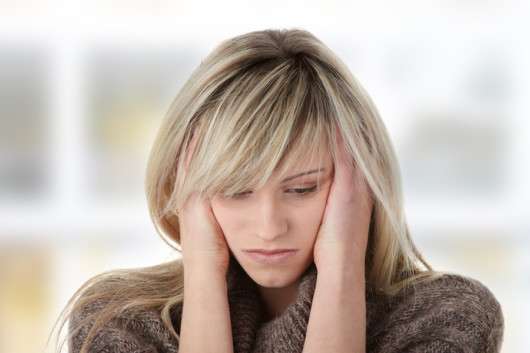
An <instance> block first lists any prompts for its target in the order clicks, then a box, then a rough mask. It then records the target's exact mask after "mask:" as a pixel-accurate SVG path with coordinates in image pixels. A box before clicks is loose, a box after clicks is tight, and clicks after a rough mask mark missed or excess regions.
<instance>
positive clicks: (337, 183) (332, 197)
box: [314, 141, 373, 271]
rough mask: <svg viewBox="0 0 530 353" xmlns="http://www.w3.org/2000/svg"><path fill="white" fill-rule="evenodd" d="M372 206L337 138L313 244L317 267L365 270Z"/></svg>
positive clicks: (367, 192)
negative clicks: (326, 194) (327, 185)
mask: <svg viewBox="0 0 530 353" xmlns="http://www.w3.org/2000/svg"><path fill="white" fill-rule="evenodd" d="M372 206H373V200H372V196H371V192H370V189H369V187H368V185H366V183H365V182H364V178H363V176H362V175H361V173H360V172H359V171H358V169H356V168H355V167H354V166H353V163H352V162H351V160H350V158H349V156H348V154H347V153H346V151H345V147H344V145H343V143H342V141H340V142H339V151H338V155H337V161H336V165H335V175H334V177H333V181H332V184H331V187H330V191H329V195H328V199H327V203H326V208H325V210H324V215H323V217H322V224H321V226H320V229H319V232H318V234H317V239H316V241H315V247H314V260H315V264H316V266H317V268H318V269H319V271H321V270H323V269H330V268H331V269H332V270H333V269H336V268H337V266H341V267H342V268H362V269H363V271H364V260H365V255H366V247H367V243H368V233H369V228H370V218H371V213H372Z"/></svg>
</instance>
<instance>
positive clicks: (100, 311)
mask: <svg viewBox="0 0 530 353" xmlns="http://www.w3.org/2000/svg"><path fill="white" fill-rule="evenodd" d="M132 282H133V283H131V281H129V280H127V279H125V278H122V277H119V276H108V277H104V278H100V279H98V280H96V281H92V283H91V284H90V285H89V286H88V287H86V288H84V289H83V290H82V291H81V292H80V294H79V295H78V297H77V298H76V300H75V302H74V304H73V308H72V310H71V315H70V319H69V325H68V326H69V351H70V352H75V353H78V352H81V351H82V349H83V346H86V352H90V353H91V352H138V353H140V352H142V353H143V352H177V351H178V345H177V342H176V340H175V338H174V337H173V335H172V334H171V332H170V330H169V329H168V328H167V327H166V325H165V324H164V322H163V320H162V318H161V316H160V312H159V310H158V309H157V308H155V307H149V306H142V305H138V304H137V303H136V302H135V301H134V300H133V299H132V298H131V297H130V295H129V294H127V289H128V288H130V287H131V286H132V285H134V284H135V283H134V281H132Z"/></svg>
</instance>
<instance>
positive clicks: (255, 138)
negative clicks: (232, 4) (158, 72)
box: [66, 30, 431, 346]
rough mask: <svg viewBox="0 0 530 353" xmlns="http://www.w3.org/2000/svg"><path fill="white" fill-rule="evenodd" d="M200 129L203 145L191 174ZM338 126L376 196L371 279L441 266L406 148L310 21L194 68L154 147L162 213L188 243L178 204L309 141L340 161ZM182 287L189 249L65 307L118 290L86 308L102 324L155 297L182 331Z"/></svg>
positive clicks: (150, 185)
mask: <svg viewBox="0 0 530 353" xmlns="http://www.w3.org/2000/svg"><path fill="white" fill-rule="evenodd" d="M194 134H196V137H195V138H196V139H197V144H196V148H195V149H194V152H193V155H192V156H191V159H190V163H189V166H188V168H187V172H186V175H185V177H183V176H182V175H180V174H181V171H182V168H181V167H182V163H183V162H184V160H185V155H186V152H187V150H188V149H187V147H188V145H189V143H190V140H191V138H192V136H193V135H194ZM338 134H341V135H342V137H343V141H344V144H345V147H346V149H347V151H349V153H350V154H351V158H352V161H353V163H355V165H356V167H357V168H358V169H359V170H360V172H361V174H362V176H363V177H364V179H365V182H366V184H367V185H368V187H369V188H370V189H371V192H372V195H373V199H374V207H373V211H372V219H371V225H370V234H369V241H368V249H367V253H366V280H367V283H368V284H369V286H370V287H371V288H372V289H373V290H374V291H377V292H381V293H386V294H393V293H396V292H399V291H400V290H401V289H403V288H404V287H405V286H406V285H408V284H409V283H411V282H413V281H415V280H419V279H422V278H426V277H428V274H429V273H430V270H431V269H430V267H429V266H428V264H427V263H426V262H425V261H424V260H423V259H422V257H421V255H420V254H419V252H418V251H417V250H416V248H415V247H414V244H413V243H412V241H411V239H410V237H409V232H408V227H407V223H406V219H405V214H404V208H403V198H402V192H401V179H400V172H399V167H398V164H397V159H396V156H395V153H394V150H393V147H392V143H391V141H390V138H389V136H388V133H387V131H386V128H385V126H384V124H383V122H382V120H381V118H380V116H379V113H378V111H377V109H376V107H375V105H374V104H373V102H372V100H371V99H370V97H369V96H368V94H367V93H366V91H365V90H364V89H363V87H362V86H361V85H360V84H359V83H358V81H357V80H356V79H355V77H354V76H353V75H352V74H351V72H350V71H349V69H348V68H347V67H346V66H345V65H344V64H343V63H342V61H341V60H340V59H339V58H338V57H337V56H336V55H335V54H334V53H333V52H332V51H331V50H330V49H329V48H327V47H326V46H325V45H324V44H323V43H322V42H321V41H319V40H318V39H317V38H316V37H314V36H313V35H312V34H310V33H308V32H306V31H303V30H266V31H259V32H252V33H248V34H245V35H241V36H238V37H235V38H232V39H230V40H227V41H225V42H223V43H221V44H220V45H219V46H218V47H217V48H216V49H215V50H214V51H213V52H212V53H211V54H210V55H209V56H208V57H207V58H206V59H205V60H204V61H203V62H202V63H201V64H200V65H199V67H198V68H197V69H196V70H195V71H194V72H193V74H192V75H191V77H190V79H189V80H188V81H187V82H186V84H185V85H184V86H183V88H182V89H181V91H180V93H179V94H178V95H177V97H176V98H175V100H174V102H173V103H172V105H171V107H170V109H169V111H168V113H167V116H166V118H165V119H164V121H163V122H162V125H161V127H160V130H159V133H158V135H157V137H156V139H155V142H154V146H153V148H152V151H151V155H150V158H149V163H148V167H147V174H146V193H147V200H148V204H149V210H150V215H151V218H152V221H153V223H154V225H155V227H156V229H157V230H158V232H159V233H160V235H161V236H162V237H163V239H164V240H165V241H166V242H167V243H168V244H169V245H170V246H172V247H174V248H175V249H176V250H178V249H179V243H180V234H179V218H178V213H177V211H176V210H177V209H178V208H179V206H180V205H181V204H182V203H183V202H184V200H186V198H187V197H188V196H189V195H190V193H192V192H201V193H204V194H206V195H209V196H214V195H218V194H220V193H227V194H230V193H235V192H238V191H240V190H242V189H247V188H248V189H252V188H257V187H259V186H261V185H263V184H264V183H265V182H266V181H267V180H268V179H269V178H270V176H271V175H272V174H273V173H277V172H280V173H281V171H282V170H288V169H289V166H290V165H291V164H292V163H293V162H294V161H296V160H297V159H298V158H299V157H300V156H302V155H307V153H308V151H309V153H313V154H315V155H316V154H317V153H319V151H321V150H322V149H323V148H324V147H325V148H329V150H330V151H331V154H332V158H333V160H334V161H335V158H336V155H337V148H338V146H337V136H338ZM180 178H183V183H182V185H181V187H180V188H178V189H177V187H176V180H178V179H180ZM117 288H118V289H117ZM118 290H119V295H117V291H118ZM183 290H184V289H183V269H182V263H181V261H180V260H176V261H173V262H170V263H166V264H162V265H159V266H156V267H151V268H147V269H137V270H129V271H121V272H112V273H109V274H104V275H101V276H99V277H96V278H95V279H92V280H91V281H89V282H88V283H87V284H86V285H85V286H84V287H83V288H81V289H80V291H78V293H76V295H74V298H72V301H71V303H70V307H69V309H68V310H67V311H66V318H68V315H75V313H76V311H77V310H79V309H80V308H82V307H84V306H86V305H87V304H89V303H90V302H93V301H94V300H96V299H101V298H112V299H111V300H108V301H107V304H106V305H105V306H104V307H103V308H101V310H100V311H99V312H97V314H94V315H97V318H96V317H91V318H88V319H87V321H90V320H92V321H93V322H96V324H95V325H94V327H93V328H92V333H93V332H95V330H97V328H98V327H101V325H103V324H105V323H106V322H108V321H109V320H111V319H112V318H113V317H115V316H116V315H118V314H120V313H123V312H124V311H126V310H134V309H135V308H137V309H138V308H145V307H156V308H157V309H158V310H159V311H160V313H161V316H162V319H163V321H164V322H165V324H166V325H167V326H168V328H169V329H170V330H171V331H172V333H173V335H175V337H177V338H178V335H177V333H176V332H175V330H174V329H173V327H172V325H171V317H170V313H171V310H172V309H174V308H175V307H177V306H179V305H180V304H182V301H183ZM82 324H83V323H81V324H80V326H81V325H82ZM77 329H79V328H76V327H72V328H71V333H74V332H75V330H77ZM85 346H86V344H85Z"/></svg>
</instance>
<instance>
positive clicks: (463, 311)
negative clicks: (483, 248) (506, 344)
mask: <svg viewBox="0 0 530 353" xmlns="http://www.w3.org/2000/svg"><path fill="white" fill-rule="evenodd" d="M368 310H369V313H370V312H371V313H372V314H373V316H374V318H372V320H370V318H369V322H370V321H371V329H369V337H367V338H368V339H369V341H370V343H371V344H372V345H373V346H374V347H385V346H386V345H388V344H389V343H392V344H391V345H390V346H388V347H389V348H388V349H383V348H381V349H379V350H375V351H380V352H386V351H388V352H399V351H403V352H405V351H425V350H427V351H451V352H452V351H455V352H498V351H499V350H500V346H501V342H502V335H503V327H504V320H503V315H502V310H501V306H500V304H499V303H498V301H497V300H496V299H495V297H494V296H493V294H492V293H491V292H490V290H489V289H488V288H487V287H485V286H484V285H483V284H481V283H480V282H478V281H476V280H473V279H470V278H467V277H463V276H459V275H453V274H436V275H433V276H431V277H430V278H429V279H426V280H423V281H421V282H418V283H415V284H413V285H410V286H409V287H408V288H407V289H406V290H405V291H404V292H403V293H401V294H398V295H395V296H393V297H384V298H382V297H381V298H376V299H374V301H373V303H371V309H370V305H368ZM390 347H393V348H392V349H391V348H390ZM396 347H400V349H396Z"/></svg>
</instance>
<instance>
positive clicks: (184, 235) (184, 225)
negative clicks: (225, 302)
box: [179, 194, 230, 276]
mask: <svg viewBox="0 0 530 353" xmlns="http://www.w3.org/2000/svg"><path fill="white" fill-rule="evenodd" d="M179 220H180V239H181V247H182V258H183V261H184V268H185V269H186V268H188V269H194V270H195V269H199V268H202V269H206V270H212V271H216V272H217V271H218V273H219V274H221V275H223V276H224V275H225V274H226V270H227V269H228V263H229V259H230V255H229V251H228V245H227V244H226V240H225V237H224V235H223V232H222V230H221V227H220V226H219V224H218V222H217V220H216V218H215V216H214V214H213V212H212V208H211V205H210V201H209V200H208V199H207V198H205V197H203V196H200V195H196V194H194V195H192V196H190V197H189V198H188V200H186V202H185V204H184V205H183V207H182V209H181V210H179Z"/></svg>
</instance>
